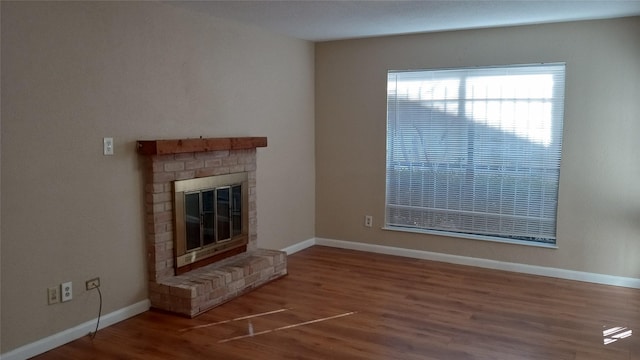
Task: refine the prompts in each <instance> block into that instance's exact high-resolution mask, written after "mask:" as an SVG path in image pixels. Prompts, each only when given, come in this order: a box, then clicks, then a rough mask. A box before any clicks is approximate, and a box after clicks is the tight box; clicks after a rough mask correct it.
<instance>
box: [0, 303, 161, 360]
mask: <svg viewBox="0 0 640 360" xmlns="http://www.w3.org/2000/svg"><path fill="white" fill-rule="evenodd" d="M149 307H150V303H149V300H142V301H140V302H137V303H135V304H133V305H130V306H127V307H125V308H122V309H120V310H116V311H114V312H111V313H109V314H106V315H104V316H102V317H100V326H99V328H98V329H103V328H105V327H107V326H111V325H113V324H115V323H118V322H120V321H122V320H126V319H128V318H130V317H133V316H136V315H138V314H141V313H143V312H145V311H147V310H149ZM96 321H97V318H96V319H93V320H89V321H87V322H85V323H82V324H80V325H78V326H74V327H72V328H70V329H67V330H64V331H61V332H59V333H57V334H53V335H51V336H48V337H46V338H44V339H40V340H38V341H36V342H32V343H30V344H27V345H24V346H21V347H19V348H17V349H14V350H11V351H9V352H7V353H4V354H1V355H0V359H2V360H23V359H28V358H30V357H33V356H36V355H39V354H42V353H44V352H47V351H49V350H51V349H55V348H57V347H58V346H61V345H64V344H66V343H69V342H71V341H73V340H76V339H79V338H81V337H83V336H87V334H89V333H90V332H92V331H94V330H95V329H96ZM97 336H100V333H98V335H97Z"/></svg>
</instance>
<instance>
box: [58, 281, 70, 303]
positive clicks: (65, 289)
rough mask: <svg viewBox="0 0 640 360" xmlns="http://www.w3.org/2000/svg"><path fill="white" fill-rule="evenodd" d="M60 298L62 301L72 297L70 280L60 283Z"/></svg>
mask: <svg viewBox="0 0 640 360" xmlns="http://www.w3.org/2000/svg"><path fill="white" fill-rule="evenodd" d="M60 290H61V291H60V300H61V301H62V302H65V301H69V300H71V299H73V284H72V283H71V281H69V282H66V283H62V284H60Z"/></svg>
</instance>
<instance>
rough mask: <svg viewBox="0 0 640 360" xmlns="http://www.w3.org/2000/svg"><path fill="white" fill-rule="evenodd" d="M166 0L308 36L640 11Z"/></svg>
mask: <svg viewBox="0 0 640 360" xmlns="http://www.w3.org/2000/svg"><path fill="white" fill-rule="evenodd" d="M167 2H168V3H170V4H172V5H174V6H178V7H182V8H186V9H190V10H193V11H197V12H202V13H206V14H209V15H212V16H216V17H221V18H226V19H231V20H234V21H238V22H241V23H248V24H253V25H255V26H258V27H261V28H264V29H267V30H269V31H271V32H274V33H279V34H283V35H287V36H291V37H294V38H299V39H304V40H310V41H328V40H340V39H350V38H363V37H371V36H383V35H396V34H410V33H420V32H436V31H447V30H461V29H477V28H486V27H496V26H509V25H525V24H542V23H552V22H562V21H575V20H590V19H607V18H615V17H625V16H635V15H640V0H608V1H607V0H604V1H601V0H573V1H572V0H552V1H543V0H498V1H496V0H449V1H430V0H425V1H315V0H304V1H273V0H262V1H242V0H236V1H189V0H183V1H167Z"/></svg>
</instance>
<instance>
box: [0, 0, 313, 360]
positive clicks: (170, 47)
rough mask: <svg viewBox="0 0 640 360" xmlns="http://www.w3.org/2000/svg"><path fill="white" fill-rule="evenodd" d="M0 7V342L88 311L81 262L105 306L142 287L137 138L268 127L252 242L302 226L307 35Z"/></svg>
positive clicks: (52, 6) (65, 323) (181, 17)
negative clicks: (64, 292)
mask: <svg viewBox="0 0 640 360" xmlns="http://www.w3.org/2000/svg"><path fill="white" fill-rule="evenodd" d="M1 6H2V139H1V141H2V164H1V165H2V171H1V174H2V181H1V186H2V188H1V192H2V206H1V211H2V225H3V226H2V231H1V239H2V254H1V260H2V299H1V300H2V301H1V306H2V308H1V316H2V321H1V323H2V325H1V331H2V337H1V348H0V352H2V353H5V352H7V351H9V350H11V349H15V348H17V347H19V346H21V345H24V344H27V343H30V342H33V341H35V340H38V339H41V338H44V337H46V336H49V335H51V334H55V333H57V332H60V331H62V330H64V329H68V328H71V327H73V326H76V325H78V324H81V323H83V322H85V321H87V320H89V319H93V318H95V316H96V314H97V310H98V300H97V294H96V293H95V292H86V291H85V290H84V282H85V280H87V279H90V278H92V277H94V276H99V277H100V278H101V283H102V286H101V289H102V293H103V296H104V308H103V312H104V313H109V312H112V311H114V310H117V309H121V308H124V307H127V306H129V305H131V304H134V303H137V302H139V301H140V300H143V299H146V297H147V287H146V272H147V270H146V269H147V268H146V249H145V242H144V223H143V207H142V203H143V192H142V191H143V189H142V179H141V177H142V172H141V170H140V161H139V157H138V155H137V154H136V150H135V142H136V140H138V139H158V138H161V139H167V138H184V137H198V136H204V137H226V136H266V137H268V142H269V145H268V147H266V148H261V149H258V173H257V177H258V188H257V192H258V219H259V220H258V246H260V247H267V248H275V249H279V248H283V247H286V246H289V245H291V244H294V243H297V242H300V241H303V240H306V239H309V238H312V237H313V236H314V217H315V216H314V211H315V205H314V192H315V190H314V186H315V185H314V181H315V172H314V136H313V133H314V128H313V119H314V103H313V101H314V95H313V93H314V83H313V82H314V79H313V71H314V69H313V66H314V48H313V44H311V43H308V42H305V41H300V40H295V39H290V38H285V37H281V36H276V35H272V34H269V33H266V32H264V31H263V30H260V29H256V28H252V27H248V26H244V25H239V24H236V23H232V22H229V21H223V20H217V19H214V18H211V17H208V16H205V15H201V14H196V13H191V12H189V11H186V10H183V9H179V8H174V7H172V6H170V5H166V4H162V3H157V2H6V1H3V2H2V3H1ZM103 137H113V138H114V139H115V155H114V156H103V155H102V138H103ZM283 199H286V200H283ZM65 281H72V282H73V284H74V299H73V301H71V302H67V303H64V304H56V305H50V306H49V305H47V295H46V294H47V292H46V289H47V288H48V287H52V286H57V285H58V284H60V283H62V282H65Z"/></svg>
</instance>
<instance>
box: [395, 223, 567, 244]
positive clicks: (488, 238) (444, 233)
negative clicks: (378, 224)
mask: <svg viewBox="0 0 640 360" xmlns="http://www.w3.org/2000/svg"><path fill="white" fill-rule="evenodd" d="M382 230H387V231H399V232H408V233H415V234H426V235H438V236H447V237H454V238H459V239H468V240H482V241H491V242H498V243H503V244H512V245H524V246H533V247H540V248H545V249H557V248H558V245H557V244H545V243H539V242H533V241H525V240H509V239H501V238H497V237H493V236H484V235H471V234H461V233H454V232H448V231H438V230H424V229H415V228H409V227H400V226H384V227H383V228H382Z"/></svg>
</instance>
